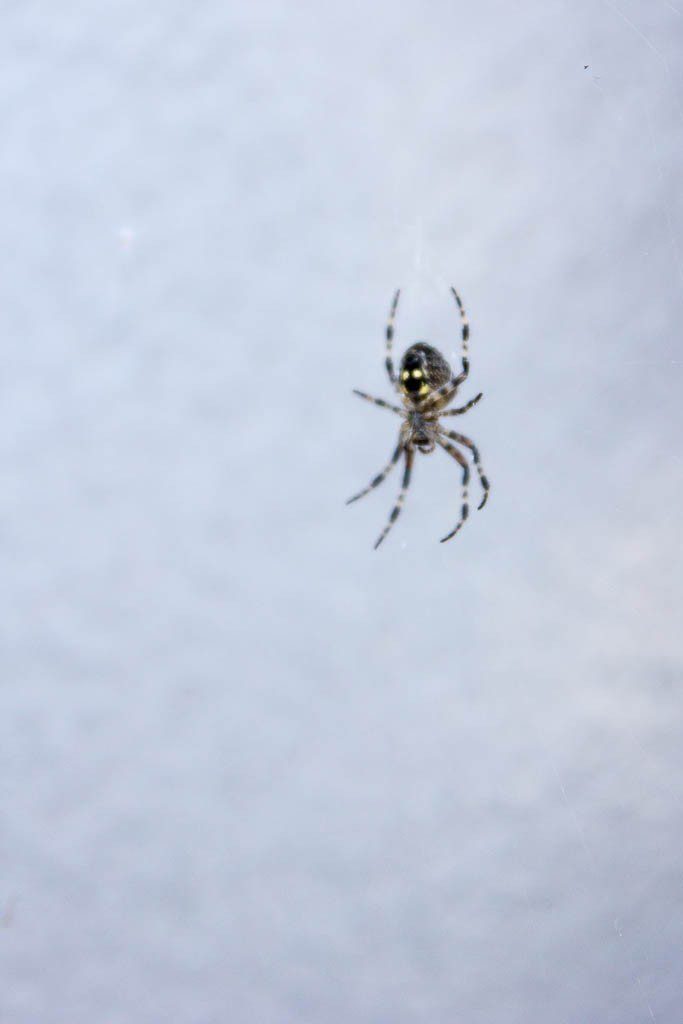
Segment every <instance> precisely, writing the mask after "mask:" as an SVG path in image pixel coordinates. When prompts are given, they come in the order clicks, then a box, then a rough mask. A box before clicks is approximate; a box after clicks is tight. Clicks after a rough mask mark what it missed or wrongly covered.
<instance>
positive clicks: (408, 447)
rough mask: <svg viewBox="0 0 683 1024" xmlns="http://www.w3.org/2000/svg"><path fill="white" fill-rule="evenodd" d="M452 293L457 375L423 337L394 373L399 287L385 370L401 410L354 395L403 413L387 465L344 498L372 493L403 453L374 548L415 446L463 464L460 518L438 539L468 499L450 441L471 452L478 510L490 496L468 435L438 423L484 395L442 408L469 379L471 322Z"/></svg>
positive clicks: (461, 460) (465, 507)
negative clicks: (456, 314)
mask: <svg viewBox="0 0 683 1024" xmlns="http://www.w3.org/2000/svg"><path fill="white" fill-rule="evenodd" d="M451 291H452V292H453V296H454V298H455V301H456V302H457V304H458V309H459V311H460V321H461V326H462V371H461V373H459V374H458V375H457V376H454V375H453V371H452V370H451V368H450V366H449V365H448V363H447V362H446V360H445V359H444V357H443V356H442V355H441V353H440V352H439V351H438V350H437V349H435V348H434V347H433V346H432V345H428V344H427V343H426V342H425V341H417V342H415V344H414V345H411V346H410V348H409V349H408V350H407V352H406V353H405V355H404V356H403V359H402V360H401V367H400V370H399V375H398V377H397V376H396V373H395V371H394V363H393V359H392V355H391V348H392V343H393V338H394V318H395V316H396V307H397V306H398V297H399V295H400V291H397V292H396V294H395V295H394V301H393V302H392V304H391V311H390V313H389V322H388V323H387V330H386V338H387V344H386V351H387V354H386V367H387V373H388V374H389V380H390V381H391V383H392V385H393V387H394V389H395V390H396V391H398V393H399V394H400V396H401V398H402V400H403V408H400V407H399V406H397V405H392V404H391V403H389V402H385V401H384V399H382V398H373V397H372V396H371V395H366V394H365V393H364V392H363V391H356V394H357V395H360V397H361V398H365V399H367V400H368V401H370V402H374V404H375V405H380V406H382V407H383V408H385V409H391V410H392V411H393V412H397V413H398V414H399V415H400V416H402V417H403V423H402V424H401V432H400V434H399V439H398V445H397V447H396V450H395V452H394V454H393V455H392V457H391V459H390V461H389V463H388V464H387V465H386V466H385V468H384V469H383V470H382V472H381V473H379V474H378V475H377V476H376V477H375V478H374V480H372V482H371V483H370V484H369V486H368V487H366V488H365V489H364V490H362V491H360V493H359V494H355V495H354V496H353V498H349V501H348V502H347V504H350V503H351V502H352V501H357V500H358V498H362V497H363V495H365V494H367V493H368V491H371V490H372V489H373V488H374V487H377V486H378V485H379V484H381V483H382V481H383V480H384V479H385V477H386V476H387V474H388V473H389V471H390V470H391V469H393V467H394V466H395V465H396V463H397V462H398V461H399V459H400V457H401V455H404V456H405V468H404V471H403V484H402V487H401V491H400V493H399V496H398V499H397V501H396V504H395V506H394V508H393V510H392V512H391V515H390V516H389V522H388V523H387V525H386V526H385V527H384V530H383V531H382V533H381V534H380V536H379V538H378V539H377V542H376V544H375V547H376V548H377V547H379V545H380V544H381V543H382V541H383V540H384V538H385V537H386V535H387V533H388V532H389V530H390V529H391V527H392V526H393V524H394V523H395V521H396V520H397V519H398V516H399V513H400V511H401V508H402V507H403V502H404V500H405V495H406V491H407V490H408V485H409V483H410V474H411V471H412V466H413V458H414V454H415V451H416V450H417V451H420V452H423V453H424V454H425V455H427V454H429V453H430V452H432V451H434V448H435V447H436V445H437V444H438V445H439V446H440V447H441V448H443V449H444V451H446V452H448V454H449V455H451V456H452V457H453V458H454V459H455V461H456V462H457V463H458V465H459V466H460V467H461V468H462V490H463V503H462V509H461V512H460V519H459V520H458V522H457V524H456V526H455V528H454V529H453V530H451V532H450V533H449V534H447V535H446V536H445V537H443V538H442V540H450V538H451V537H453V536H454V535H455V534H456V533H457V532H458V530H459V529H460V527H461V526H462V524H463V523H464V522H465V520H466V519H467V516H468V513H469V505H468V500H467V487H468V484H469V478H470V470H469V465H468V463H467V460H466V458H465V456H464V455H463V454H462V452H461V451H460V450H459V449H458V448H456V447H455V445H453V444H450V443H449V440H448V439H450V441H456V442H457V443H458V444H460V445H463V446H464V447H465V448H467V449H469V451H470V452H471V453H472V458H473V460H474V465H475V467H476V469H477V473H478V474H479V481H480V483H481V486H482V490H483V492H484V496H483V498H482V500H481V503H480V504H479V508H483V507H484V505H485V504H486V499H487V498H488V492H489V482H488V480H487V479H486V476H485V475H484V472H483V470H482V467H481V460H480V458H479V451H478V449H477V447H476V445H475V444H474V443H473V442H472V441H470V439H469V437H465V435H464V434H457V433H456V432H455V431H451V430H444V428H443V427H442V425H441V424H440V423H439V417H440V416H460V415H461V414H462V413H464V412H467V410H468V409H471V408H472V406H473V405H476V403H477V402H478V401H479V399H480V398H481V397H482V396H481V392H480V393H479V394H478V395H477V396H476V397H475V398H472V399H471V400H470V401H469V402H467V404H466V405H463V406H461V407H460V408H458V409H446V406H447V405H449V404H450V403H451V402H452V401H453V399H454V398H455V395H456V393H457V390H458V388H459V386H460V385H461V384H462V382H463V381H464V380H466V379H467V375H468V373H469V369H470V364H469V360H468V356H467V343H468V339H469V333H470V329H469V324H468V322H467V317H466V316H465V310H464V309H463V305H462V302H461V301H460V296H459V295H458V293H457V292H456V290H455V288H451Z"/></svg>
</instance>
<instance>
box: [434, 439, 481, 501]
mask: <svg viewBox="0 0 683 1024" xmlns="http://www.w3.org/2000/svg"><path fill="white" fill-rule="evenodd" d="M443 433H444V434H445V435H446V437H450V438H451V440H453V441H457V442H458V444H462V445H464V446H465V448H469V450H470V451H471V452H472V458H473V459H474V465H475V467H476V470H477V473H478V474H479V482H480V484H481V487H482V490H483V492H484V497H483V498H482V499H481V502H480V504H479V505H478V506H477V508H478V509H481V508H483V507H484V505H485V504H486V501H487V499H488V496H489V490H490V487H491V484H490V483H489V482H488V480H487V479H486V474H485V473H484V468H483V466H482V464H481V456H480V455H479V449H478V448H477V446H476V444H475V443H474V441H470V439H469V437H465V435H464V434H457V433H456V432H455V431H454V430H444V431H443Z"/></svg>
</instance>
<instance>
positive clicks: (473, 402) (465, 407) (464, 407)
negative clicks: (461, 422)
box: [441, 391, 484, 416]
mask: <svg viewBox="0 0 683 1024" xmlns="http://www.w3.org/2000/svg"><path fill="white" fill-rule="evenodd" d="M483 397H484V392H483V391H480V392H479V394H478V395H477V397H476V398H471V399H470V401H469V402H468V403H467V405H461V406H460V408H459V409H448V410H447V411H446V412H442V413H441V415H442V416H462V414H463V413H464V412H467V410H468V409H471V408H472V406H473V405H476V404H477V402H478V401H479V400H480V398H483Z"/></svg>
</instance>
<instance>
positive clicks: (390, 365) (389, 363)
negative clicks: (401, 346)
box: [386, 288, 401, 388]
mask: <svg viewBox="0 0 683 1024" xmlns="http://www.w3.org/2000/svg"><path fill="white" fill-rule="evenodd" d="M400 294H401V289H400V288H397V289H396V294H395V295H394V300H393V302H392V303H391V309H390V310H389V319H388V320H387V358H386V367H387V373H388V374H389V380H390V381H391V385H392V387H394V388H395V387H397V384H398V381H397V379H396V371H395V370H394V361H393V359H392V358H391V346H392V343H393V340H394V319H395V317H396V307H397V306H398V297H399V295H400Z"/></svg>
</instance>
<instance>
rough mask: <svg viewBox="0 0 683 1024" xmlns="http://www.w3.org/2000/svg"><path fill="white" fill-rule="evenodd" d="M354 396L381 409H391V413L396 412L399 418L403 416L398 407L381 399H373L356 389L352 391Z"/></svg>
mask: <svg viewBox="0 0 683 1024" xmlns="http://www.w3.org/2000/svg"><path fill="white" fill-rule="evenodd" d="M353 393H354V395H358V396H359V398H364V399H365V401H366V402H372V403H373V404H374V405H380V406H381V407H382V408H383V409H391V411H392V412H397V413H398V414H399V416H403V414H404V412H403V409H401V408H399V406H398V405H392V404H391V402H385V401H384V399H383V398H373V396H372V395H366V393H365V392H364V391H358V390H357V389H356V388H354V389H353Z"/></svg>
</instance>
